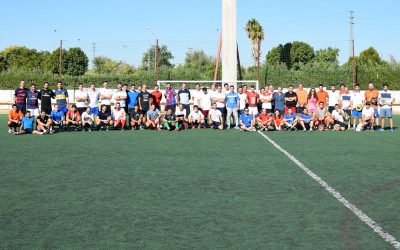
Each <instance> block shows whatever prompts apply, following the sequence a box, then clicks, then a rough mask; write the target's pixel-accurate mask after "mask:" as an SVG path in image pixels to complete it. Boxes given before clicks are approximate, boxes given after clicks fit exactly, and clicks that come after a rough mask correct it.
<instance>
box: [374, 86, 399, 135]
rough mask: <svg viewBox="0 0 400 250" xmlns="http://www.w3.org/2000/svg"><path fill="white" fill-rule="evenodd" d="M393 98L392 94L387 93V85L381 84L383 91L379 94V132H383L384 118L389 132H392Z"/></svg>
mask: <svg viewBox="0 0 400 250" xmlns="http://www.w3.org/2000/svg"><path fill="white" fill-rule="evenodd" d="M394 101H395V100H394V96H393V94H392V92H390V91H389V85H388V84H387V83H385V84H383V91H381V92H380V93H379V101H378V102H379V106H381V109H380V111H381V112H380V117H381V128H380V129H379V131H385V118H388V119H389V125H390V132H393V116H392V105H393V103H394Z"/></svg>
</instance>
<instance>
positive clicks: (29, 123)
mask: <svg viewBox="0 0 400 250" xmlns="http://www.w3.org/2000/svg"><path fill="white" fill-rule="evenodd" d="M33 122H34V119H33V116H31V117H29V118H28V117H26V116H25V117H23V118H22V119H21V124H22V126H23V127H24V129H33Z"/></svg>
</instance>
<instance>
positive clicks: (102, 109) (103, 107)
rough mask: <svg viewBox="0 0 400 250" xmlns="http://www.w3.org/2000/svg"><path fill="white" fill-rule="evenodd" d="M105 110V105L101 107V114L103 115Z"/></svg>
mask: <svg viewBox="0 0 400 250" xmlns="http://www.w3.org/2000/svg"><path fill="white" fill-rule="evenodd" d="M106 110H107V107H106V105H101V112H103V113H105V112H106Z"/></svg>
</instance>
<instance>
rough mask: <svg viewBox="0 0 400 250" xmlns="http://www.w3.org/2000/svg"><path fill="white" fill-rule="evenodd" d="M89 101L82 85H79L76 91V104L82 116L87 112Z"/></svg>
mask: <svg viewBox="0 0 400 250" xmlns="http://www.w3.org/2000/svg"><path fill="white" fill-rule="evenodd" d="M87 100H88V94H87V92H86V90H84V89H83V85H82V83H79V85H78V90H76V91H75V104H76V108H77V110H78V112H79V114H80V115H82V114H83V112H85V110H86V104H87Z"/></svg>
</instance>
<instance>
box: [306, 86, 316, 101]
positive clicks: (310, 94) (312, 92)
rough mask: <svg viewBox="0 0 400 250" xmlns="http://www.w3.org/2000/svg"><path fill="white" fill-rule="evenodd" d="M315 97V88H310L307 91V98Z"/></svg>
mask: <svg viewBox="0 0 400 250" xmlns="http://www.w3.org/2000/svg"><path fill="white" fill-rule="evenodd" d="M313 97H315V89H314V88H311V89H310V91H309V92H308V99H310V98H313Z"/></svg>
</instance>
